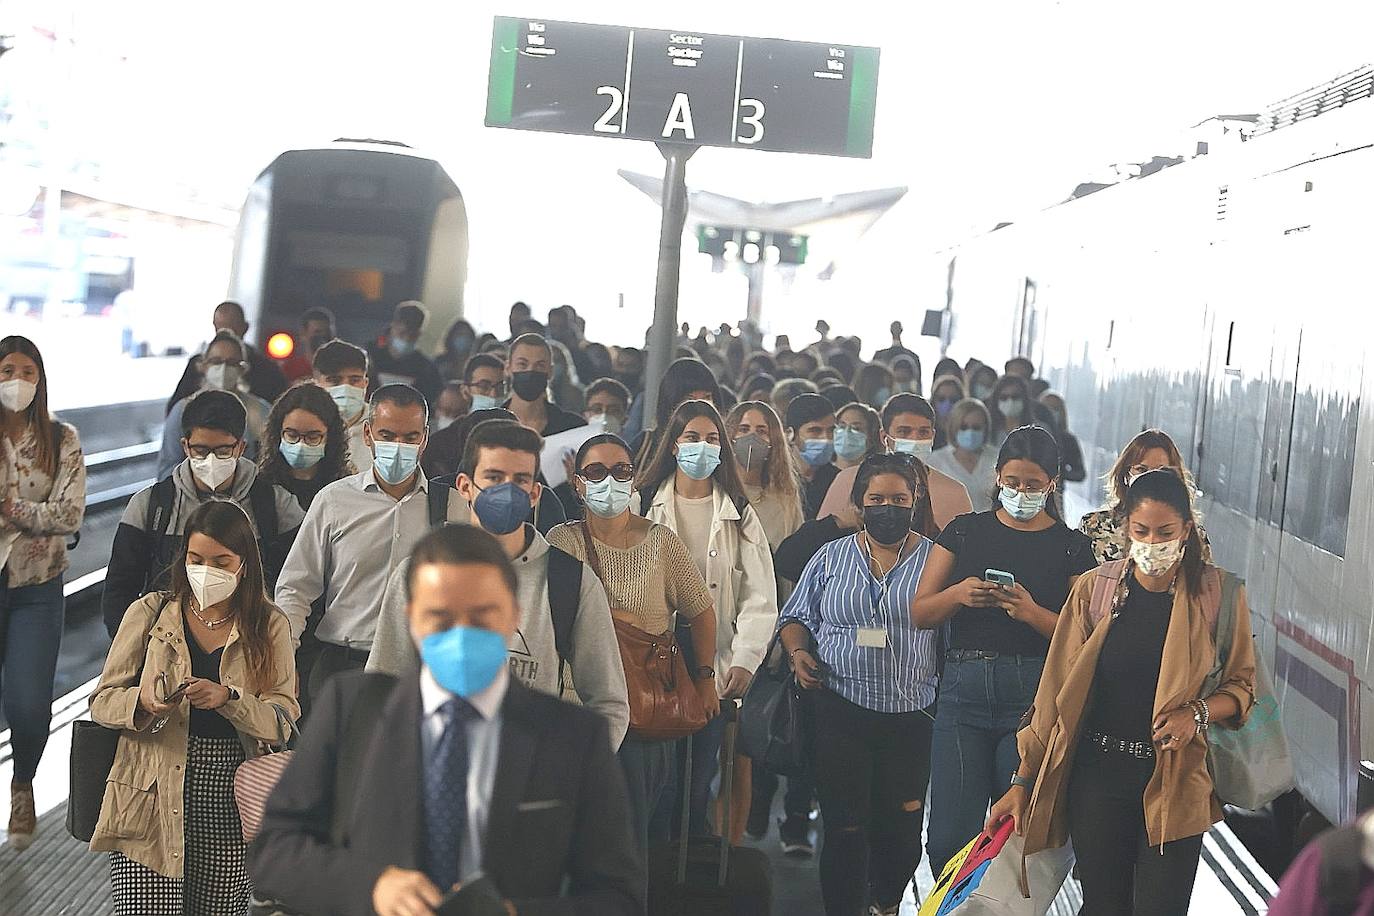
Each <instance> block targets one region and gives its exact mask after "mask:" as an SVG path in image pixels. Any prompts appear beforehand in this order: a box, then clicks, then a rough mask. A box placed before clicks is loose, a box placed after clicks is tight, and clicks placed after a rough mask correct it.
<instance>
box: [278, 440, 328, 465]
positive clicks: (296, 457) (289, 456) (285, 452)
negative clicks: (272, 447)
mask: <svg viewBox="0 0 1374 916" xmlns="http://www.w3.org/2000/svg"><path fill="white" fill-rule="evenodd" d="M280 449H281V456H282V457H283V458H285V459H286V463H287V464H289V465H291V467H293V468H295V469H296V470H298V471H304V470H305V469H306V468H313V467H314V466H315V465H317V464H319V463H320V459H321V458H323V457H324V443H323V442H321V443H320V444H319V445H306V444H305V443H304V442H282V444H281V446H280Z"/></svg>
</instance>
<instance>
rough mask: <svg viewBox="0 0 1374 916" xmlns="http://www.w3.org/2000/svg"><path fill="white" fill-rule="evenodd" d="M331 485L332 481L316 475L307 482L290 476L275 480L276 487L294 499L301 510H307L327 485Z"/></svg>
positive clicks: (285, 475)
mask: <svg viewBox="0 0 1374 916" xmlns="http://www.w3.org/2000/svg"><path fill="white" fill-rule="evenodd" d="M330 483H333V481H332V480H325V479H324V475H323V474H316V475H315V476H314V477H311V478H309V479H307V480H301V479H299V478H297V477H293V476H291V475H290V474H283V475H282V476H281V478H279V479H278V480H277V484H278V486H280V487H282V488H283V489H285V490H286V492H288V493H290V494H291V495H292V496H294V497H296V503H297V505H299V506H300V507H301V509H302V510H308V509H309V508H310V504H311V503H312V502H314V501H315V497H316V496H317V495H318V494H319V492H320V491H321V490H323V489H324V488H325V486H326V485H327V484H330Z"/></svg>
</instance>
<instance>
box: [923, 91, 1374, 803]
mask: <svg viewBox="0 0 1374 916" xmlns="http://www.w3.org/2000/svg"><path fill="white" fill-rule="evenodd" d="M1371 94H1374V69H1366V70H1362V71H1357V72H1355V73H1352V74H1348V75H1346V76H1345V77H1342V78H1340V79H1338V80H1335V81H1333V82H1332V83H1329V84H1326V85H1324V86H1321V87H1317V88H1315V89H1313V90H1310V91H1309V92H1306V93H1303V94H1300V95H1298V96H1294V97H1293V98H1291V99H1287V100H1284V101H1283V102H1280V103H1278V104H1277V105H1275V106H1273V107H1272V108H1271V109H1270V110H1269V111H1267V112H1265V113H1264V114H1262V115H1258V116H1248V117H1231V118H1220V119H1213V120H1211V121H1208V122H1204V123H1203V124H1201V125H1199V126H1198V128H1197V129H1196V132H1197V134H1198V135H1199V136H1198V137H1195V138H1191V139H1192V140H1193V141H1196V146H1192V145H1191V143H1190V149H1189V153H1188V154H1187V155H1185V156H1182V157H1179V158H1178V159H1177V160H1167V161H1168V162H1170V163H1173V164H1171V165H1170V166H1169V167H1166V168H1162V169H1159V170H1157V171H1154V172H1153V173H1152V174H1148V175H1146V176H1145V177H1132V178H1130V179H1128V180H1123V181H1119V182H1117V183H1115V184H1111V185H1109V186H1106V187H1083V186H1080V189H1079V191H1078V192H1076V195H1075V197H1074V198H1073V199H1071V200H1069V201H1066V202H1064V203H1062V204H1059V205H1057V206H1054V207H1051V208H1049V209H1047V210H1044V211H1042V212H1039V213H1036V214H1034V215H1033V216H1031V217H1030V218H1028V219H1025V220H1023V221H1019V222H1016V223H1014V224H1010V225H1006V226H1003V227H999V228H998V229H996V230H994V231H991V232H989V233H987V234H985V235H982V236H980V237H977V238H974V239H971V240H969V241H968V242H967V243H965V244H961V245H959V246H958V247H957V248H955V249H952V250H950V251H946V252H942V253H941V255H940V258H939V261H938V264H935V265H933V267H934V268H936V269H938V273H939V276H940V278H941V280H942V281H944V282H943V283H941V284H940V286H938V287H934V288H931V289H928V290H926V291H925V293H926V294H927V295H928V297H929V298H928V299H927V301H929V300H930V299H934V298H935V297H936V296H940V297H942V298H943V297H945V296H948V299H947V300H946V301H947V302H948V303H949V304H948V308H947V311H948V314H947V315H946V316H945V317H944V322H943V324H944V327H945V329H946V331H945V335H944V341H943V342H944V344H945V349H947V351H948V352H950V353H951V354H952V355H955V356H957V357H959V358H961V359H962V358H965V357H968V356H979V357H981V358H983V359H986V360H989V361H994V360H998V361H1000V359H1001V358H1002V356H1003V354H1006V353H1008V352H1012V353H1019V354H1024V355H1027V356H1029V357H1031V358H1032V359H1033V360H1034V361H1035V363H1036V365H1037V367H1039V370H1040V374H1041V375H1043V376H1044V377H1045V378H1046V379H1048V380H1049V381H1050V382H1051V383H1052V384H1053V385H1054V387H1055V388H1056V389H1057V390H1059V391H1060V392H1062V393H1063V394H1064V395H1065V397H1066V399H1067V402H1068V407H1069V414H1070V416H1069V424H1070V427H1071V428H1072V429H1073V431H1074V432H1075V433H1076V434H1077V435H1078V436H1079V437H1080V439H1081V441H1082V444H1083V450H1084V455H1085V460H1086V462H1087V466H1088V471H1089V475H1090V476H1089V478H1088V481H1087V482H1085V483H1084V484H1081V485H1078V486H1077V487H1075V488H1073V489H1072V490H1071V491H1070V496H1071V498H1070V500H1069V502H1070V504H1071V506H1072V507H1075V508H1078V509H1080V510H1082V509H1086V508H1089V507H1093V506H1096V505H1098V504H1100V503H1101V501H1102V499H1103V488H1102V483H1101V476H1102V475H1103V474H1104V473H1105V472H1106V471H1107V470H1108V468H1109V467H1110V466H1111V464H1112V462H1113V461H1114V459H1115V457H1116V454H1117V450H1118V449H1119V448H1120V447H1121V446H1122V445H1123V444H1124V443H1125V442H1126V441H1127V440H1129V439H1130V438H1131V436H1133V435H1134V434H1135V433H1137V432H1139V431H1140V430H1141V429H1144V428H1146V427H1150V426H1157V427H1160V428H1162V429H1164V430H1165V431H1167V432H1168V433H1169V434H1170V435H1171V436H1173V437H1174V439H1175V441H1177V442H1178V444H1179V448H1180V449H1181V450H1182V451H1183V452H1184V455H1185V460H1187V461H1188V462H1189V464H1190V467H1191V469H1192V471H1193V473H1194V474H1195V475H1196V477H1197V480H1198V485H1199V488H1200V489H1201V491H1202V493H1203V496H1202V498H1201V501H1200V508H1201V509H1202V511H1203V514H1204V523H1205V525H1206V527H1207V531H1208V535H1209V537H1210V539H1211V541H1212V543H1213V545H1214V548H1215V552H1216V556H1217V561H1218V562H1219V563H1220V564H1222V565H1223V566H1225V567H1227V568H1229V569H1231V570H1233V571H1235V572H1236V573H1238V574H1239V575H1241V576H1243V577H1244V578H1245V580H1246V583H1247V588H1248V592H1249V598H1250V602H1251V606H1252V608H1253V611H1254V616H1255V628H1256V636H1257V639H1258V641H1259V647H1260V649H1261V650H1262V654H1263V658H1264V659H1265V660H1266V661H1267V663H1268V665H1269V668H1270V671H1271V672H1272V674H1273V677H1274V681H1275V691H1276V694H1277V695H1278V697H1279V701H1280V708H1281V711H1282V712H1281V714H1282V717H1283V723H1284V725H1285V728H1286V730H1287V733H1288V735H1289V738H1290V741H1291V744H1292V753H1293V757H1294V764H1295V767H1296V770H1297V773H1298V788H1299V790H1300V792H1301V793H1302V795H1303V796H1304V797H1305V798H1306V799H1307V800H1308V802H1310V803H1311V805H1312V806H1314V807H1315V808H1316V809H1317V810H1318V811H1319V812H1320V813H1321V814H1322V815H1323V816H1324V817H1326V818H1327V819H1329V820H1331V821H1335V822H1340V821H1342V820H1346V819H1348V818H1350V817H1351V816H1353V814H1354V813H1355V811H1356V806H1357V800H1358V799H1359V797H1360V795H1361V793H1362V791H1363V792H1367V791H1368V787H1367V785H1366V784H1365V783H1364V782H1363V781H1362V780H1361V779H1360V774H1361V770H1362V765H1361V762H1362V761H1367V760H1370V759H1374V703H1372V702H1371V698H1370V689H1371V686H1372V680H1371V678H1372V676H1374V671H1371V659H1370V650H1371V633H1372V632H1374V601H1371V595H1372V594H1374V581H1372V580H1374V564H1371V558H1374V519H1372V518H1371V506H1374V492H1371V487H1374V473H1372V471H1374V397H1371V395H1374V391H1371V386H1374V371H1369V370H1370V369H1374V365H1371V363H1370V353H1371V338H1370V332H1371V324H1374V321H1371V317H1370V312H1371V307H1370V306H1371V302H1370V299H1371V294H1370V289H1371V284H1370V279H1369V265H1370V263H1371V256H1370V251H1371V250H1374V223H1371V221H1370V204H1371V202H1374V98H1371ZM1159 164H1162V163H1161V162H1160V161H1159V160H1156V162H1155V165H1159ZM1147 171H1148V169H1147ZM1083 192H1088V193H1083ZM934 272H935V271H934V270H933V271H932V274H933V273H934ZM1366 766H1367V765H1366ZM1361 808H1363V805H1361Z"/></svg>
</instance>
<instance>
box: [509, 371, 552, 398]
mask: <svg viewBox="0 0 1374 916" xmlns="http://www.w3.org/2000/svg"><path fill="white" fill-rule="evenodd" d="M510 387H511V390H512V391H514V392H515V394H516V396H517V397H518V398H520V400H522V401H537V400H539V399H540V398H542V397H543V396H544V393H545V392H546V391H548V389H549V374H548V373H547V372H512V373H511V375H510Z"/></svg>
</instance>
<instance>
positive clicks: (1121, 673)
mask: <svg viewBox="0 0 1374 916" xmlns="http://www.w3.org/2000/svg"><path fill="white" fill-rule="evenodd" d="M1122 508H1123V518H1124V519H1125V520H1126V523H1127V533H1128V534H1129V536H1130V538H1131V547H1130V557H1129V560H1127V561H1125V565H1124V571H1123V572H1122V575H1121V578H1120V581H1119V584H1118V585H1117V586H1116V587H1115V589H1114V591H1113V594H1112V598H1111V602H1110V605H1109V607H1106V608H1103V613H1101V614H1100V619H1099V620H1098V621H1097V622H1096V623H1094V619H1093V618H1094V616H1098V615H1094V614H1093V613H1092V600H1091V599H1092V594H1093V587H1094V583H1095V582H1096V581H1097V578H1098V577H1099V576H1100V575H1105V574H1106V571H1107V569H1108V567H1099V568H1098V569H1097V570H1094V571H1092V572H1089V573H1087V574H1085V575H1083V576H1082V577H1081V578H1080V579H1079V580H1078V582H1077V583H1075V585H1074V588H1073V591H1072V592H1071V593H1070V595H1069V599H1068V602H1067V603H1066V604H1065V605H1064V610H1063V612H1062V613H1060V615H1059V622H1058V625H1057V626H1056V627H1055V631H1054V638H1053V640H1052V641H1051V643H1050V652H1049V657H1048V658H1047V659H1046V662H1045V670H1044V673H1043V674H1042V676H1041V678H1040V687H1039V690H1038V691H1037V693H1036V696H1035V706H1034V707H1033V712H1032V716H1031V723H1030V725H1029V726H1028V727H1026V728H1023V729H1022V730H1021V731H1020V733H1019V735H1018V736H1017V744H1018V747H1019V750H1020V753H1021V765H1020V767H1019V769H1018V770H1017V772H1016V773H1015V774H1014V775H1013V778H1012V786H1011V788H1010V789H1009V790H1008V791H1007V794H1006V795H1004V796H1003V797H1002V799H1001V800H1000V801H998V802H997V803H996V804H994V805H993V806H992V812H991V815H990V817H989V819H988V824H989V825H992V824H995V823H996V822H998V821H1000V820H1001V819H1002V818H1004V817H1006V816H1008V815H1010V816H1011V817H1013V818H1014V819H1015V822H1016V828H1017V832H1018V833H1020V834H1021V835H1023V836H1024V837H1025V851H1026V854H1027V855H1029V854H1031V853H1034V852H1038V851H1039V850H1042V849H1046V848H1050V847H1057V846H1062V845H1063V843H1064V841H1065V840H1068V839H1072V840H1073V847H1074V852H1075V853H1076V855H1077V857H1078V870H1079V878H1080V879H1081V881H1082V884H1083V904H1084V908H1083V912H1084V913H1090V914H1130V913H1140V914H1150V916H1169V914H1174V913H1178V914H1183V913H1187V911H1188V904H1189V901H1190V899H1191V897H1192V890H1193V878H1194V876H1195V875H1196V873H1197V863H1198V856H1199V854H1200V852H1201V849H1202V836H1203V834H1205V833H1206V832H1207V830H1208V829H1209V828H1210V827H1211V826H1212V824H1214V823H1216V822H1217V821H1219V820H1221V804H1220V803H1219V801H1218V800H1217V797H1216V794H1215V792H1214V791H1213V788H1212V779H1211V776H1210V775H1209V774H1208V770H1207V738H1206V730H1207V727H1208V725H1213V726H1221V727H1226V728H1239V727H1240V726H1241V725H1243V724H1244V723H1245V719H1246V717H1247V716H1248V715H1249V712H1250V707H1251V706H1252V705H1253V703H1254V681H1255V652H1254V642H1253V639H1252V637H1251V632H1250V611H1249V608H1248V607H1247V605H1246V603H1245V593H1244V589H1243V588H1242V587H1238V588H1237V589H1236V591H1235V601H1236V607H1235V617H1234V632H1233V643H1232V649H1231V654H1230V657H1229V659H1228V660H1227V662H1226V666H1225V668H1224V670H1223V671H1222V673H1221V679H1220V685H1219V686H1218V687H1217V689H1216V690H1215V692H1212V693H1211V694H1210V695H1208V696H1203V695H1202V691H1203V685H1204V682H1205V681H1206V679H1207V677H1208V674H1209V673H1210V672H1211V670H1212V668H1213V667H1214V665H1215V662H1216V648H1215V639H1214V635H1213V633H1212V626H1214V621H1215V619H1216V618H1215V617H1214V616H1212V615H1211V614H1209V613H1208V610H1207V606H1208V604H1209V603H1213V606H1215V604H1214V602H1215V601H1216V600H1217V599H1216V596H1217V594H1219V588H1220V587H1219V585H1218V582H1219V571H1218V570H1216V569H1215V568H1213V567H1209V566H1208V565H1207V564H1206V562H1205V561H1204V559H1203V552H1202V541H1201V538H1200V537H1199V535H1198V529H1197V523H1196V521H1195V520H1194V518H1193V513H1192V507H1191V505H1190V502H1189V495H1188V488H1187V487H1186V486H1185V484H1184V482H1183V480H1182V479H1181V478H1180V477H1179V475H1178V474H1177V473H1176V472H1173V471H1170V470H1158V471H1150V472H1149V473H1146V474H1144V475H1142V476H1141V477H1139V478H1138V479H1136V481H1135V482H1134V483H1132V484H1131V487H1130V489H1129V490H1128V491H1127V493H1126V496H1125V499H1124V500H1123V506H1122ZM1115 568H1116V567H1112V569H1113V570H1114V569H1115Z"/></svg>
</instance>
